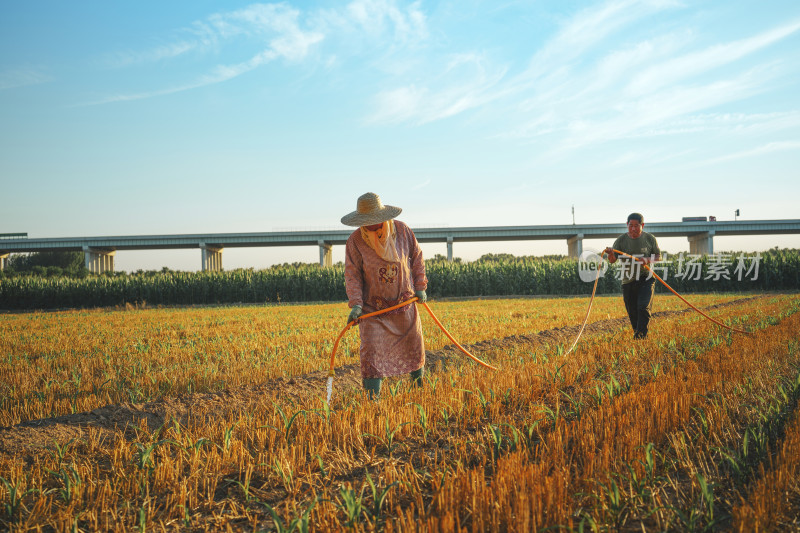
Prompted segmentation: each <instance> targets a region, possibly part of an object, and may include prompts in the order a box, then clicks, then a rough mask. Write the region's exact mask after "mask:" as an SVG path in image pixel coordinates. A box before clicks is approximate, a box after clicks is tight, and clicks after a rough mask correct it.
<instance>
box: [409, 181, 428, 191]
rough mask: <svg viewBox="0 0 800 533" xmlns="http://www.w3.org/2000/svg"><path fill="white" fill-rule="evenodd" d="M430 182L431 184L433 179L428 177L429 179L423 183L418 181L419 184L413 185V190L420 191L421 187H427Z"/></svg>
mask: <svg viewBox="0 0 800 533" xmlns="http://www.w3.org/2000/svg"><path fill="white" fill-rule="evenodd" d="M430 184H431V180H429V179H427V180H425V181H423V182H422V183H418V184H416V185H414V186H413V187H411V190H412V191H418V190H420V189H424V188H425V187H427V186H428V185H430Z"/></svg>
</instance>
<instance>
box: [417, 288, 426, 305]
mask: <svg viewBox="0 0 800 533" xmlns="http://www.w3.org/2000/svg"><path fill="white" fill-rule="evenodd" d="M414 296H416V297H417V298H419V302H420V303H425V302H427V301H428V295H427V294H425V291H416V292H415V293H414Z"/></svg>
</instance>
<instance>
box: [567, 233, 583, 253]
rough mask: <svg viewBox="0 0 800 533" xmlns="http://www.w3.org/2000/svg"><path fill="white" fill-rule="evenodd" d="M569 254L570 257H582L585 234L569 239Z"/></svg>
mask: <svg viewBox="0 0 800 533" xmlns="http://www.w3.org/2000/svg"><path fill="white" fill-rule="evenodd" d="M567 253H568V254H569V256H570V257H575V258H577V257H580V255H581V254H582V253H583V233H578V234H577V235H575V236H574V237H570V238H569V239H567Z"/></svg>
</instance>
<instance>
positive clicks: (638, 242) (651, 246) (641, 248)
mask: <svg viewBox="0 0 800 533" xmlns="http://www.w3.org/2000/svg"><path fill="white" fill-rule="evenodd" d="M614 249H615V250H619V251H620V252H625V253H626V254H631V255H632V256H634V257H650V256H652V255H661V249H660V248H659V247H658V242H656V238H655V237H653V235H652V234H651V233H647V232H646V231H643V232H642V234H641V235H639V237H637V238H636V239H632V238H631V236H630V235H628V234H627V233H624V234H622V235H620V236H619V237H617V240H616V241H614ZM618 257H619V260H620V262H621V264H620V266H621V267H622V284H623V285H624V284H626V283H630V282H631V281H633V280H634V279H645V278H647V276H648V272H647V269H646V268H644V267H643V266H641V265H640V266H638V267H637V266H636V265H631V264H630V261H631V260H630V259H628V258H627V257H623V256H618Z"/></svg>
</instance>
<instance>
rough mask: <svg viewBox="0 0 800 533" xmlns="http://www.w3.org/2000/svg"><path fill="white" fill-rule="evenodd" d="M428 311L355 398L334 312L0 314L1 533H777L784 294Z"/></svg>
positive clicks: (789, 362) (787, 479) (353, 348)
mask: <svg viewBox="0 0 800 533" xmlns="http://www.w3.org/2000/svg"><path fill="white" fill-rule="evenodd" d="M689 299H690V301H692V302H693V303H694V304H695V305H697V306H698V307H699V308H700V309H702V310H703V311H704V312H706V313H707V314H709V315H710V316H712V317H714V318H715V319H717V320H720V321H722V322H724V323H726V324H728V325H731V326H735V327H737V328H740V329H745V330H747V331H749V332H750V334H749V335H742V334H738V333H732V332H730V331H728V330H725V329H723V328H720V327H718V326H716V325H714V324H713V323H711V322H709V321H707V320H705V319H704V318H703V317H701V316H700V315H699V314H697V313H695V312H694V311H691V310H687V309H686V307H685V305H684V304H683V303H682V302H680V301H679V300H678V299H677V298H674V297H671V296H664V295H659V296H657V297H656V300H655V314H654V318H653V321H652V326H651V334H650V336H649V337H648V338H647V339H646V340H641V341H635V342H634V341H633V340H632V336H631V331H630V327H629V325H628V323H627V318H626V316H625V311H624V306H623V304H622V299H621V298H620V297H602V298H599V299H597V300H596V301H595V303H594V307H593V310H592V315H591V317H590V320H589V324H588V325H587V327H586V330H585V331H584V333H583V336H582V338H581V340H580V342H579V344H578V346H577V348H576V350H575V351H574V352H572V353H570V354H569V355H565V352H566V351H567V348H568V347H569V346H570V345H571V343H572V341H573V340H574V338H575V335H576V334H577V333H578V330H579V328H580V324H581V322H582V320H583V317H584V314H585V312H586V308H587V305H588V302H589V300H588V298H566V299H542V298H517V299H483V300H463V301H434V302H430V306H431V308H432V309H433V311H434V312H435V313H436V314H437V316H438V317H439V319H440V320H441V321H442V322H443V323H444V324H445V326H446V327H447V328H448V329H449V331H450V332H451V333H452V334H453V336H454V337H455V338H456V339H457V340H458V341H459V342H460V343H461V344H462V345H464V347H465V348H467V349H468V350H469V351H470V352H471V353H473V354H474V355H475V356H477V357H479V358H481V359H483V360H485V361H487V362H490V363H491V364H493V365H495V366H497V367H499V371H497V372H494V371H491V370H487V369H485V368H482V367H480V366H478V365H476V364H475V363H473V362H472V361H470V360H469V359H467V358H466V357H464V356H463V354H461V353H460V352H459V351H458V350H456V349H455V348H454V347H453V346H452V345H450V341H449V340H447V339H446V338H445V336H444V335H443V334H442V332H441V331H439V330H438V329H437V328H436V327H435V326H434V325H433V323H432V322H431V321H430V319H429V317H427V316H425V315H424V313H423V317H422V320H423V329H424V332H425V335H426V338H425V340H426V347H427V349H428V352H427V365H426V367H427V370H428V371H427V373H426V377H425V386H424V387H423V388H422V389H416V388H412V387H410V386H409V383H408V379H407V378H405V379H397V380H390V381H389V382H387V383H386V384H385V386H384V390H383V392H382V396H381V398H379V399H378V400H377V401H371V400H369V399H367V398H366V397H365V396H364V395H363V394H362V392H361V388H360V377H359V370H358V368H359V367H358V355H357V354H358V334H357V332H351V333H349V334H348V335H347V336H345V337H344V339H343V341H342V344H341V345H340V346H339V351H338V354H337V371H336V378H335V380H334V391H333V397H332V400H331V403H330V404H327V403H326V402H325V401H324V400H325V379H326V377H327V364H328V356H329V355H330V352H331V349H332V345H333V342H334V340H335V338H336V336H337V334H338V333H339V331H340V330H341V328H342V327H343V326H344V323H345V317H346V316H347V308H346V305H345V304H343V303H342V304H319V305H294V306H293V305H274V306H267V307H256V306H241V307H216V308H178V309H175V308H158V309H148V308H138V309H137V308H128V309H103V310H91V311H60V312H50V313H24V314H23V313H14V314H4V315H0V356H1V357H2V360H1V361H0V373H2V380H0V393H1V394H2V403H1V404H0V425H2V426H3V427H2V428H0V477H2V484H0V502H2V507H1V508H0V514H1V515H2V516H0V524H2V527H3V528H4V529H8V530H11V531H220V530H221V531H291V530H297V531H306V530H309V531H312V530H313V531H340V530H341V531H344V530H352V531H375V530H382V531H383V530H385V531H536V530H545V529H547V530H549V531H558V530H561V531H665V530H667V531H702V530H706V531H792V530H795V531H800V520H799V519H798V518H797V516H798V515H800V462H799V461H798V459H797V458H798V457H800V417H799V416H798V410H797V400H798V398H799V397H800V315H798V314H797V312H798V311H799V310H800V296H799V295H796V294H705V295H693V296H690V297H689Z"/></svg>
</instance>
